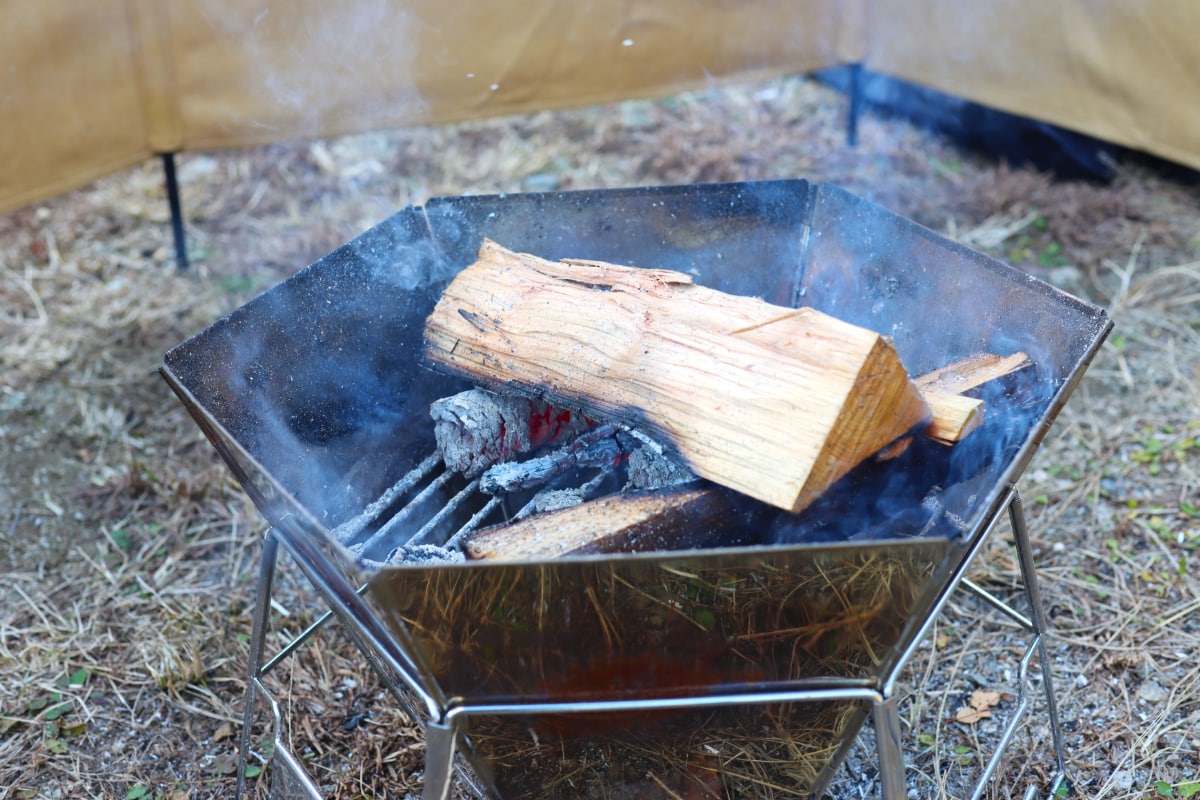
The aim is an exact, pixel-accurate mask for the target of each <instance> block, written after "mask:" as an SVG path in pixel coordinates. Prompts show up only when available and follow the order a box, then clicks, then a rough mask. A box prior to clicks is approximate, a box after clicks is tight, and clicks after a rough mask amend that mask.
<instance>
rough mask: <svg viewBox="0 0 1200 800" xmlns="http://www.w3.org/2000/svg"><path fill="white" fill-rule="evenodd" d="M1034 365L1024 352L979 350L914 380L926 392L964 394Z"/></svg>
mask: <svg viewBox="0 0 1200 800" xmlns="http://www.w3.org/2000/svg"><path fill="white" fill-rule="evenodd" d="M1032 365H1033V361H1031V360H1030V358H1029V356H1027V355H1025V354H1024V353H1021V352H1016V353H1013V354H1012V355H1010V356H998V355H996V354H995V353H977V354H975V355H973V356H967V357H966V358H963V359H959V360H958V361H955V362H953V363H950V364H947V365H946V366H944V367H941V368H940V369H935V370H934V371H933V372H927V373H925V374H924V375H922V376H920V377H918V378H915V379H914V383H916V384H917V386H918V387H919V388H920V389H921V390H922V391H925V392H949V393H952V394H962V393H963V392H969V391H971V390H972V389H976V388H978V387H980V386H982V385H983V384H985V383H987V382H988V381H994V380H996V379H997V378H1003V377H1004V376H1005V375H1010V374H1012V373H1014V372H1017V371H1019V370H1022V369H1025V368H1026V367H1029V366H1032Z"/></svg>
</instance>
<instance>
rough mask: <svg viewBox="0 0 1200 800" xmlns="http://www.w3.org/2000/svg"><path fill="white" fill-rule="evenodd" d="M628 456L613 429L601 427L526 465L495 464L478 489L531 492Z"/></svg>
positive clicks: (512, 463)
mask: <svg viewBox="0 0 1200 800" xmlns="http://www.w3.org/2000/svg"><path fill="white" fill-rule="evenodd" d="M627 454H628V451H627V450H626V449H624V448H623V447H622V446H621V444H620V442H618V441H617V428H616V426H615V425H601V426H600V427H598V428H594V429H593V430H591V431H588V432H587V433H585V434H583V435H582V436H580V437H578V438H577V439H576V440H575V441H573V442H571V444H569V445H568V446H566V447H563V448H560V449H558V450H555V451H554V452H552V453H547V454H546V455H544V456H538V457H537V458H531V459H529V460H528V461H519V462H510V463H507V464H497V465H496V466H494V467H492V468H490V469H489V470H488V471H487V472H485V473H483V477H482V479H481V480H480V482H479V488H480V489H481V490H482V491H484V492H487V493H488V494H503V493H507V492H515V491H519V490H521V489H530V488H533V487H534V486H541V485H542V484H544V483H546V482H547V481H548V480H550V479H551V478H554V477H555V476H558V475H561V474H562V473H564V472H567V471H569V470H572V469H575V468H576V467H605V466H608V467H611V466H613V465H615V464H616V463H618V462H619V461H620V460H621V458H623V457H624V456H626V455H627Z"/></svg>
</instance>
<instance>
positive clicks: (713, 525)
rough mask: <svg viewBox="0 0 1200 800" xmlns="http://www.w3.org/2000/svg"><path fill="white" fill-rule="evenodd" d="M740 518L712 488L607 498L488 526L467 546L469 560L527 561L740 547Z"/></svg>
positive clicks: (721, 494) (692, 488) (728, 500)
mask: <svg viewBox="0 0 1200 800" xmlns="http://www.w3.org/2000/svg"><path fill="white" fill-rule="evenodd" d="M737 523H738V516H737V512H736V511H735V506H734V504H733V503H732V502H731V501H730V499H729V498H728V496H727V495H726V494H725V493H724V492H722V491H720V490H718V489H714V488H712V487H711V486H709V487H688V488H676V489H666V490H652V491H647V492H625V493H621V494H613V495H608V496H606V497H601V498H599V499H597V500H591V501H588V502H586V503H582V504H580V505H576V506H571V507H570V508H563V509H559V510H556V511H549V512H546V513H544V514H537V515H535V516H532V517H527V518H525V519H523V520H520V521H518V522H512V523H507V524H501V525H496V526H494V527H491V528H484V529H482V530H479V531H476V532H475V533H473V534H471V536H470V537H469V538H468V539H467V540H466V541H464V542H463V551H464V552H465V553H466V555H467V558H472V559H488V560H501V559H503V560H505V561H527V560H541V559H547V558H558V557H560V556H566V555H583V554H588V553H617V552H620V553H635V552H648V551H651V550H682V549H690V548H696V547H702V546H704V545H706V544H710V543H712V541H713V539H718V540H721V539H722V537H723V536H724V537H725V539H728V542H726V541H724V540H722V541H721V543H730V544H733V543H736V541H735V538H734V537H736V535H737V531H738V530H739V529H740V527H741V526H739V525H738V524H737Z"/></svg>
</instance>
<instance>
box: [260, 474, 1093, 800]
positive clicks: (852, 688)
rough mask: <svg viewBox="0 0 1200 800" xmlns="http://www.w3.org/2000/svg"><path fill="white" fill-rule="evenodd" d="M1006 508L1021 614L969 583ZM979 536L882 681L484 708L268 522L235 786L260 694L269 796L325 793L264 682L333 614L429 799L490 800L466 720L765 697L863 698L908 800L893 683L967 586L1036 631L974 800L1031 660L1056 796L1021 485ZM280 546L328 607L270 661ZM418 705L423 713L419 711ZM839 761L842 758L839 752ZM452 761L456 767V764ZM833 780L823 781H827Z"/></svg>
mask: <svg viewBox="0 0 1200 800" xmlns="http://www.w3.org/2000/svg"><path fill="white" fill-rule="evenodd" d="M1005 512H1007V514H1008V518H1009V521H1010V523H1011V527H1012V533H1013V539H1014V543H1015V546H1016V550H1017V557H1018V561H1019V563H1020V570H1021V578H1022V582H1023V592H1022V593H1023V594H1024V595H1025V598H1026V601H1027V603H1028V607H1029V614H1028V615H1025V614H1022V613H1021V612H1019V611H1018V610H1016V609H1015V608H1013V607H1012V606H1011V605H1009V604H1008V603H1007V602H1005V601H1003V600H1001V599H999V598H997V597H995V596H994V595H992V594H990V593H988V592H987V591H986V590H984V589H983V588H982V587H980V586H978V585H976V584H974V583H972V582H971V581H969V580H967V579H966V578H965V574H966V572H967V569H968V567H969V566H970V564H971V562H972V561H973V560H974V557H975V556H976V554H977V553H978V552H979V550H980V549H981V548H982V547H983V545H984V543H985V542H986V541H987V539H988V538H989V537H990V535H991V532H992V529H993V528H994V527H995V526H996V525H997V524H998V522H999V520H1000V519H1001V518H1002V516H1003V515H1004V513H1005ZM981 527H982V529H983V531H982V533H981V534H980V535H978V536H976V537H975V540H974V541H973V542H972V543H971V546H970V547H969V549H968V550H967V552H966V554H965V555H964V557H963V558H962V559H961V561H960V563H959V566H958V567H957V569H955V570H954V572H953V574H952V575H951V576H950V580H948V581H947V582H946V584H945V586H944V587H943V588H942V590H941V593H940V594H939V596H938V597H937V599H936V601H935V603H934V605H933V607H932V609H931V610H930V612H929V614H928V615H927V616H926V618H925V620H924V622H923V624H922V626H921V628H920V629H919V631H918V632H917V634H916V635H915V636H913V637H912V639H911V640H910V641H909V642H908V646H907V647H906V648H905V649H904V650H903V651H902V652H901V654H900V657H899V658H898V659H896V663H895V665H894V667H893V668H892V669H891V670H890V671H889V674H887V675H886V676H884V679H883V680H881V681H880V682H879V683H878V685H874V686H862V685H861V684H851V683H849V682H847V683H846V684H844V685H831V686H829V687H828V688H820V689H803V690H791V691H764V692H757V693H750V694H747V693H729V694H712V695H704V696H696V697H683V698H680V697H662V698H642V699H637V700H612V701H589V702H558V703H551V702H546V703H522V704H480V703H466V702H462V701H456V702H453V703H451V702H448V701H447V699H446V698H444V697H441V696H437V695H436V694H435V693H432V692H430V691H429V690H428V689H427V688H426V687H424V686H422V685H421V684H420V683H419V682H418V681H417V680H416V678H415V677H414V676H415V675H416V674H418V673H417V672H416V669H417V668H416V665H415V664H413V663H412V662H411V661H410V659H409V658H408V656H407V655H406V654H405V653H404V652H402V651H401V650H400V648H399V647H398V646H397V645H396V642H395V640H394V639H393V638H392V637H391V636H390V635H389V633H388V632H387V630H386V629H385V628H384V627H383V626H382V625H381V624H380V623H379V621H378V620H377V619H376V617H375V615H374V614H373V613H372V612H371V611H370V609H369V607H368V606H367V605H366V603H365V601H364V600H363V599H362V597H361V594H362V592H364V591H365V589H366V586H362V587H359V588H358V589H357V590H355V589H354V587H352V586H350V585H349V584H348V583H347V581H346V578H345V576H344V575H343V574H342V573H340V572H339V571H338V570H337V569H336V568H335V567H334V566H333V565H332V564H331V563H330V562H329V560H328V559H327V558H325V557H324V556H323V555H322V554H321V553H320V552H319V551H317V550H316V549H315V548H314V547H313V546H312V545H311V543H309V542H307V541H306V540H305V539H304V537H302V536H297V535H292V534H291V533H290V532H289V531H287V530H286V529H284V528H270V529H268V530H267V531H266V533H265V534H264V536H263V549H262V556H261V561H260V564H259V583H258V590H257V597H256V601H255V612H254V627H253V631H252V634H251V639H250V653H249V680H248V681H247V684H246V694H245V701H244V703H245V704H244V709H243V720H242V730H241V737H240V741H239V759H238V786H237V792H238V794H237V796H238V798H242V797H244V796H245V792H246V768H247V767H248V766H249V764H250V761H251V759H252V758H254V757H256V756H255V754H254V753H252V741H251V740H252V738H253V736H252V731H253V727H254V719H255V706H256V701H257V700H258V699H259V698H262V699H263V700H264V701H265V702H266V703H267V705H268V707H269V709H270V713H271V719H272V740H273V752H272V756H271V768H272V770H271V780H272V786H271V794H272V797H273V798H278V799H280V800H285V799H287V800H290V798H303V799H305V800H321V798H323V797H324V795H323V794H322V793H321V790H320V788H319V787H318V786H317V784H316V783H315V782H314V781H313V780H312V778H311V776H309V775H308V774H307V773H306V771H305V769H304V767H303V765H302V764H301V763H300V761H299V759H297V758H296V756H295V755H294V754H293V753H292V751H291V749H290V746H289V744H288V742H287V741H286V735H285V730H284V728H285V726H284V716H283V711H282V709H281V707H280V704H279V701H278V700H277V699H276V698H275V696H274V695H273V693H272V692H271V691H270V689H269V688H268V687H267V686H266V685H265V683H264V682H263V678H264V677H265V676H266V674H267V673H269V672H270V671H271V670H272V669H274V668H275V667H276V666H277V665H278V664H279V663H280V662H281V661H283V660H285V659H286V658H287V657H288V656H289V655H291V654H292V653H293V652H294V651H295V650H296V649H297V648H298V647H300V646H301V645H302V644H304V643H305V642H306V641H308V640H309V639H310V638H311V637H312V636H313V635H314V634H315V633H316V632H317V631H318V630H319V629H320V628H321V627H322V626H324V625H325V624H326V623H327V622H328V621H329V620H330V619H333V618H337V619H338V620H339V621H340V622H341V623H342V624H343V626H344V627H345V628H346V630H347V632H348V633H349V634H350V638H351V639H352V640H353V641H354V642H355V644H356V645H357V646H358V647H359V649H360V650H361V651H362V653H363V655H364V656H365V657H366V659H367V660H368V662H369V663H370V664H371V666H372V667H373V668H374V669H375V671H376V672H377V673H378V674H379V676H380V678H381V680H382V681H383V682H384V684H385V685H386V686H387V687H388V689H389V690H390V691H391V692H392V694H393V695H394V696H395V698H396V699H397V701H398V702H399V703H400V705H401V706H402V707H403V708H404V709H405V711H407V712H408V713H409V714H410V716H412V717H413V719H414V720H417V721H418V722H419V723H423V724H424V728H425V735H426V743H425V773H424V782H425V788H424V794H423V800H446V798H448V797H449V795H450V790H451V787H452V784H453V780H454V777H455V775H456V773H457V775H458V776H459V777H460V779H462V780H464V781H466V783H467V784H468V788H470V789H472V790H475V791H476V793H477V794H479V795H480V796H485V794H484V792H482V791H481V790H480V789H479V786H478V784H477V783H476V782H475V779H474V776H473V775H472V773H471V771H470V769H469V767H467V766H466V765H465V762H464V761H463V760H461V759H456V753H457V746H458V742H459V740H460V735H461V734H462V732H463V731H464V730H465V724H466V721H467V720H468V718H469V717H471V716H472V715H529V714H564V713H565V714H589V713H605V712H607V713H612V712H633V711H652V710H657V709H668V708H669V709H686V708H701V707H716V706H728V705H747V704H758V703H762V704H767V703H802V702H820V701H837V700H840V701H846V700H856V701H860V702H864V703H868V704H869V707H870V710H871V717H872V721H873V725H874V728H875V740H876V745H875V746H876V757H877V760H878V765H879V784H880V792H881V796H882V798H883V800H904V798H907V796H908V787H907V785H906V779H905V766H904V765H905V759H904V750H903V747H902V744H901V725H900V715H899V711H898V706H899V698H898V696H897V695H896V694H895V681H896V677H897V676H898V674H899V673H900V672H901V671H902V669H903V667H904V666H905V664H906V663H907V662H908V660H909V659H910V658H911V656H912V655H913V653H914V652H915V650H916V649H917V647H918V645H919V644H920V642H921V640H922V639H924V638H925V636H926V635H927V634H928V632H929V629H930V627H931V626H932V625H933V623H934V621H935V620H936V619H937V617H938V615H939V613H940V612H941V610H942V609H943V608H944V606H945V604H946V603H947V602H948V601H949V599H950V597H951V596H952V595H953V594H954V593H955V591H957V590H958V589H960V588H961V589H962V590H964V591H966V592H969V593H971V594H974V595H977V596H978V597H980V598H981V599H982V600H983V601H984V602H985V603H986V604H987V605H989V606H991V607H992V609H993V610H994V611H995V612H997V613H1000V614H1003V615H1005V616H1007V617H1009V618H1011V619H1012V620H1014V621H1015V622H1016V623H1017V624H1018V625H1020V626H1021V627H1022V628H1023V629H1025V630H1026V631H1027V632H1028V633H1030V634H1031V639H1030V641H1029V644H1028V646H1027V648H1026V651H1025V653H1024V655H1023V656H1022V658H1021V661H1020V667H1019V671H1018V680H1019V687H1018V694H1017V703H1016V705H1015V707H1014V709H1013V712H1012V714H1011V716H1010V719H1009V720H1008V722H1007V724H1006V725H1005V727H1004V729H1003V731H1002V732H1001V734H1000V738H999V740H998V742H997V744H996V748H995V750H994V752H993V753H992V755H991V757H990V758H989V760H988V762H987V764H986V765H985V766H984V768H983V771H982V774H981V775H980V776H979V778H978V780H977V782H976V784H975V786H974V789H973V791H972V794H971V795H970V797H971V800H978V799H979V798H980V797H982V796H983V793H984V791H985V790H986V788H987V784H988V782H989V781H990V780H991V778H992V777H993V776H994V774H995V772H996V769H997V767H998V766H999V764H1000V760H1001V758H1002V756H1003V754H1004V750H1005V749H1006V748H1007V746H1008V744H1009V742H1010V741H1011V740H1012V737H1013V735H1014V734H1015V733H1016V731H1017V729H1018V728H1019V727H1020V724H1021V722H1022V721H1023V719H1024V716H1025V714H1026V712H1027V711H1028V709H1029V706H1030V704H1031V702H1032V700H1033V696H1034V695H1035V694H1036V691H1035V689H1034V686H1033V683H1032V681H1031V676H1030V666H1031V664H1032V661H1033V659H1034V657H1036V658H1037V660H1038V662H1039V665H1040V668H1041V678H1042V692H1043V694H1044V696H1045V700H1046V709H1047V715H1048V717H1049V723H1050V729H1051V733H1052V736H1053V745H1054V756H1055V761H1056V767H1057V774H1056V776H1055V778H1054V781H1053V784H1052V785H1051V786H1050V787H1049V792H1050V796H1058V795H1059V794H1060V793H1061V792H1062V791H1063V789H1064V788H1065V787H1067V786H1069V782H1068V780H1067V773H1066V762H1065V758H1064V754H1063V739H1062V729H1061V725H1060V723H1059V717H1058V708H1057V704H1056V702H1055V695H1054V687H1053V683H1052V680H1051V670H1050V661H1049V658H1048V649H1047V646H1046V622H1045V613H1044V610H1043V605H1042V598H1041V593H1040V590H1039V588H1038V581H1037V572H1036V568H1035V565H1034V563H1033V551H1032V548H1031V546H1030V543H1029V532H1028V528H1027V526H1026V521H1025V513H1024V510H1023V508H1022V505H1021V500H1020V496H1019V495H1018V493H1017V491H1016V490H1015V489H1010V490H1009V491H1008V492H1007V493H1006V494H1005V496H1004V497H1003V498H1002V499H1001V501H1000V503H999V504H998V505H997V506H996V508H995V509H994V510H993V511H992V513H991V515H990V517H989V518H988V520H986V522H985V524H984V525H983V526H981ZM280 545H283V548H284V549H285V550H286V551H287V552H288V553H289V555H290V556H291V557H292V558H293V559H294V560H295V561H296V563H297V565H298V566H299V567H300V569H301V571H302V572H303V573H304V574H305V576H306V577H307V578H308V580H309V581H310V582H311V583H312V585H313V586H314V588H316V589H317V591H318V593H320V594H321V595H322V597H323V599H324V600H325V601H326V603H327V604H328V606H329V610H328V611H326V612H325V613H324V614H323V615H322V616H321V617H320V618H318V619H317V620H316V621H315V622H313V623H312V625H310V626H309V627H308V628H307V629H305V630H304V631H302V632H301V633H300V634H299V635H298V636H296V637H295V638H294V639H292V640H291V641H290V642H289V643H288V644H287V645H286V646H284V647H283V648H282V649H281V650H280V651H279V652H278V653H276V654H275V655H274V656H272V657H271V658H270V659H269V660H267V661H264V660H263V655H264V649H265V647H264V646H265V642H266V633H267V629H268V627H269V619H270V609H271V592H272V584H273V580H274V575H275V567H276V563H277V561H278V555H279V547H280ZM422 711H423V712H424V713H422ZM852 742H853V740H849V741H845V742H842V743H841V752H839V756H840V755H841V754H842V753H844V751H845V749H846V748H848V747H849V746H850V745H851V744H852ZM835 760H838V759H835ZM456 766H457V767H458V769H457V770H456ZM828 777H829V776H828V775H827V776H826V780H827V779H828ZM823 789H824V786H817V787H814V789H813V792H812V794H813V795H814V796H820V793H821V792H822V791H823ZM1035 795H1036V787H1031V788H1030V791H1029V792H1027V794H1026V800H1030V798H1032V797H1033V796H1035Z"/></svg>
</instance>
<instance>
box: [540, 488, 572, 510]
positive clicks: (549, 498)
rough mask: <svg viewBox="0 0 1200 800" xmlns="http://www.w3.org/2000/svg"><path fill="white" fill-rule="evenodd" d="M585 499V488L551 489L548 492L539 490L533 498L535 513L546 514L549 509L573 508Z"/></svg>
mask: <svg viewBox="0 0 1200 800" xmlns="http://www.w3.org/2000/svg"><path fill="white" fill-rule="evenodd" d="M583 500H584V497H583V490H582V489H581V488H575V489H551V490H549V491H546V492H539V493H538V495H537V496H536V497H534V498H533V509H532V510H533V513H534V514H544V513H546V512H547V511H558V510H559V509H563V508H573V507H575V506H577V505H579V504H581V503H582V502H583Z"/></svg>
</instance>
